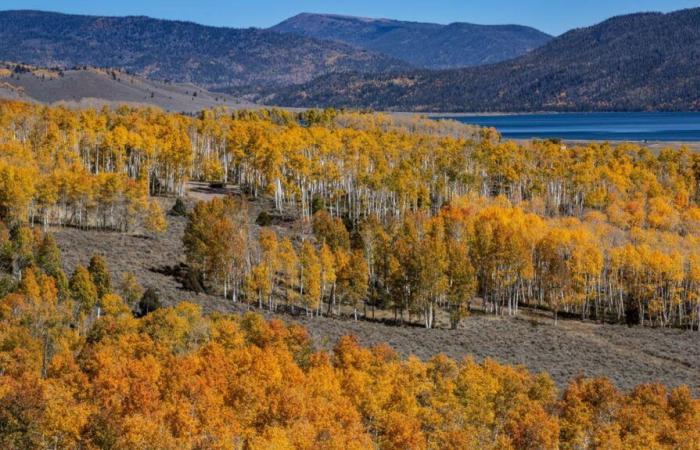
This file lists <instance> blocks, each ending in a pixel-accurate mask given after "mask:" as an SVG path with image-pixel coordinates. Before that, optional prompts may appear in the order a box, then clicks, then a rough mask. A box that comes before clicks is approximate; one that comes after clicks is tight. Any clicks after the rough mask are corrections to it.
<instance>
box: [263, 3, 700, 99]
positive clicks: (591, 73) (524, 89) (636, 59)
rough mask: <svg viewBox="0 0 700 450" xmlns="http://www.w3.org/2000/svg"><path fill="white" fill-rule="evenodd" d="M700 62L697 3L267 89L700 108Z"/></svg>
mask: <svg viewBox="0 0 700 450" xmlns="http://www.w3.org/2000/svg"><path fill="white" fill-rule="evenodd" d="M699 65H700V8H695V9H688V10H682V11H677V12H674V13H669V14H660V13H644V14H632V15H627V16H620V17H615V18H612V19H610V20H607V21H605V22H602V23H600V24H598V25H595V26H592V27H588V28H581V29H576V30H572V31H570V32H568V33H566V34H564V35H562V36H560V37H558V38H556V39H554V40H552V41H551V42H549V43H548V44H546V45H545V46H543V47H541V48H539V49H537V50H534V51H533V52H531V53H528V54H526V55H524V56H521V57H519V58H517V59H514V60H510V61H506V62H502V63H499V64H495V65H490V66H484V67H478V68H470V69H461V70H446V71H440V72H429V71H422V72H421V71H418V72H409V73H405V74H401V75H395V74H394V75H360V74H346V75H331V76H324V77H320V78H318V79H316V80H313V81H312V82H310V83H308V84H306V85H303V86H298V87H294V88H291V89H286V90H281V91H279V92H273V93H272V94H271V95H270V96H269V97H268V99H270V100H273V101H274V102H275V103H277V104H283V105H290V106H291V105H296V106H302V105H303V106H310V105H333V106H354V107H371V108H375V109H386V110H415V111H541V110H553V111H593V110H596V111H612V110H622V111H626V110H697V109H700V72H699V71H698V70H697V68H698V66H699Z"/></svg>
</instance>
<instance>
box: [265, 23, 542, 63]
mask: <svg viewBox="0 0 700 450" xmlns="http://www.w3.org/2000/svg"><path fill="white" fill-rule="evenodd" d="M271 30H274V31H279V32H282V33H291V34H296V35H300V36H306V37H311V38H316V39H325V40H330V41H336V42H343V43H346V44H350V45H353V46H355V47H358V48H362V49H365V50H370V51H375V52H379V53H384V54H386V55H389V56H393V57H394V58H398V59H401V60H403V61H407V62H409V63H411V64H412V65H414V66H416V67H422V68H427V69H447V68H457V67H469V66H478V65H483V64H491V63H496V62H500V61H503V60H506V59H511V58H515V57H517V56H520V55H522V54H524V53H527V52H528V51H531V50H533V49H535V48H538V47H540V46H542V45H544V44H545V43H547V42H548V41H549V40H550V39H552V37H551V36H549V35H548V34H546V33H543V32H541V31H539V30H536V29H534V28H530V27H525V26H520V25H475V24H470V23H452V24H449V25H439V24H434V23H419V22H404V21H399V20H389V19H366V18H361V17H349V16H338V15H332V14H309V13H303V14H299V15H297V16H294V17H292V18H290V19H287V20H285V21H284V22H281V23H280V24H278V25H275V26H274V27H272V28H271Z"/></svg>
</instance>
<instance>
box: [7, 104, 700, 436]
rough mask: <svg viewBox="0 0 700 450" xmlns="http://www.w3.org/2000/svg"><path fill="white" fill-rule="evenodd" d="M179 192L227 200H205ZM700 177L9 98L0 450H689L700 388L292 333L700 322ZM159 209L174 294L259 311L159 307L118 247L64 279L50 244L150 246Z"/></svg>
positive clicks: (340, 132)
mask: <svg viewBox="0 0 700 450" xmlns="http://www.w3.org/2000/svg"><path fill="white" fill-rule="evenodd" d="M194 183H198V184H197V186H200V185H201V186H208V187H209V188H212V189H214V190H216V189H219V191H215V192H217V195H215V196H213V197H212V198H209V199H207V200H205V201H195V200H196V197H193V196H191V195H190V194H191V193H192V192H193V191H194V190H195V188H194V187H193V186H195V185H194ZM699 183H700V154H697V153H694V152H693V151H691V150H690V149H687V148H685V147H682V146H681V147H669V148H668V149H665V150H661V151H659V152H652V151H651V150H649V149H647V148H645V147H643V146H640V145H636V144H622V143H621V144H616V145H612V144H607V143H599V142H596V143H581V144H569V143H566V144H565V143H562V142H559V141H557V140H545V141H539V140H536V141H531V142H524V141H522V142H521V141H518V142H515V141H508V140H505V139H502V138H501V136H500V135H499V134H498V133H497V132H496V131H495V130H493V129H484V128H478V127H474V126H467V125H463V124H460V123H458V122H454V121H449V120H433V119H429V118H426V117H420V116H407V115H389V114H384V113H374V112H366V111H343V110H333V109H328V110H308V111H302V112H290V111H285V110H281V109H270V110H264V109H261V110H250V111H246V110H240V111H231V110H227V109H223V108H221V109H212V110H204V111H202V112H201V113H199V114H197V115H186V114H176V113H167V112H164V111H162V110H160V109H157V108H150V107H133V106H121V107H118V108H108V107H105V108H102V109H69V108H64V107H60V106H53V107H48V106H40V105H35V104H29V103H22V102H14V101H0V272H1V273H0V323H1V324H2V326H0V448H7V449H30V448H41V449H103V448H107V449H151V448H152V449H202V450H203V449H246V450H247V449H292V448H295V449H296V448H299V449H355V448H356V449H365V448H377V449H397V450H398V449H639V448H650V449H657V448H658V449H663V448H668V449H699V448H700V401H699V400H698V399H697V398H696V397H694V395H695V396H696V395H697V392H692V391H691V389H690V388H689V387H687V386H678V387H667V386H664V385H662V384H660V383H648V384H641V385H638V386H637V387H635V388H633V389H631V390H624V391H623V390H619V389H618V388H617V387H616V386H615V385H614V384H613V383H612V382H611V381H609V380H607V379H605V378H584V377H582V376H581V377H577V378H574V379H571V380H570V381H569V382H568V384H567V385H566V386H565V387H564V388H563V389H560V388H557V386H556V385H555V383H554V381H553V380H552V378H551V377H550V375H548V374H547V373H534V372H530V371H528V370H527V369H526V368H525V367H524V366H510V365H504V364H500V363H498V362H496V361H495V360H493V359H490V358H486V359H485V360H482V361H479V360H476V359H474V358H472V357H467V358H465V359H463V360H454V359H450V358H448V357H447V356H445V355H442V354H439V355H437V356H434V357H432V358H429V359H423V360H421V359H419V358H417V357H412V356H411V357H408V358H402V357H400V356H399V355H398V354H397V352H396V351H395V350H394V349H392V348H391V347H390V346H389V345H375V346H369V347H366V346H363V345H361V344H360V342H359V341H358V339H357V338H355V337H353V336H345V337H342V338H340V339H339V340H338V341H337V342H334V343H333V345H332V348H331V349H324V348H319V346H317V345H315V343H314V341H313V340H312V338H311V336H310V334H309V332H308V331H307V330H306V329H305V328H304V327H302V326H300V325H298V324H295V323H293V322H292V321H291V320H290V322H289V323H288V322H287V319H290V318H292V319H293V318H294V317H303V318H304V319H305V320H310V321H313V320H321V319H326V318H328V319H336V320H338V321H340V320H345V321H353V322H354V321H362V320H367V321H374V320H378V319H377V318H378V317H382V318H383V319H387V318H390V319H391V320H390V321H391V326H395V327H415V328H416V329H420V328H425V329H426V330H421V331H425V332H426V333H430V332H435V331H440V330H434V329H431V328H439V327H443V328H446V329H449V330H458V329H459V328H460V327H462V326H464V322H465V321H466V319H467V318H468V317H470V315H472V314H482V315H486V316H489V317H494V318H497V317H499V316H509V317H518V316H519V315H521V314H522V311H523V310H532V311H538V312H541V313H542V314H546V317H548V320H551V326H552V327H556V326H558V324H560V322H561V321H563V320H567V321H575V322H576V323H579V322H580V323H584V322H585V323H600V324H607V325H606V326H617V327H627V326H630V327H637V328H640V329H647V328H649V329H652V328H663V329H673V330H675V331H678V332H683V333H689V334H693V335H695V334H696V333H698V331H699V330H700V184H699ZM164 200H168V201H169V202H170V203H168V204H172V203H173V202H174V205H175V206H173V207H172V208H169V207H168V208H165V207H164V206H163V205H165V204H166V203H164ZM261 204H265V205H269V207H266V208H263V209H261V208H260V205H261ZM168 215H171V216H172V215H177V216H180V217H183V218H184V219H183V221H186V225H184V231H183V234H182V242H181V246H182V252H183V254H184V258H185V260H186V272H187V273H186V275H185V276H184V278H185V282H186V287H187V288H188V289H190V290H191V291H192V292H193V293H194V292H195V291H201V292H206V293H207V294H208V295H214V296H217V297H219V298H221V299H224V301H225V302H226V303H230V304H232V305H233V304H235V305H237V306H240V307H243V308H245V310H249V311H247V312H244V313H240V314H239V313H230V312H220V311H210V310H204V309H203V307H202V305H199V304H196V303H195V302H194V301H192V302H190V301H185V302H180V303H178V304H170V305H163V304H161V302H160V301H159V299H158V296H157V293H156V290H153V289H151V288H152V287H151V286H143V285H141V284H140V283H139V281H138V279H137V278H138V277H137V276H136V275H135V274H134V273H124V274H122V275H123V276H121V277H120V278H117V277H115V276H114V273H113V272H111V271H110V263H109V255H93V256H92V257H91V258H90V260H89V263H85V264H81V265H78V266H77V267H75V268H74V269H73V270H71V271H68V270H67V269H66V265H65V264H64V261H63V258H62V254H61V253H62V252H61V250H60V249H59V246H58V245H57V243H56V239H55V238H54V233H56V232H59V231H60V230H62V229H75V230H79V231H80V232H83V231H87V230H92V231H94V230H98V231H100V232H104V233H111V234H118V235H120V236H121V235H134V236H138V238H139V239H141V240H143V241H144V242H146V243H148V242H152V241H153V240H154V239H156V238H157V236H159V235H160V234H161V233H164V232H165V231H166V227H167V225H168V220H167V217H168ZM193 295H194V294H193ZM276 314H277V315H279V317H277V316H275V315H276ZM270 316H273V317H270ZM377 326H385V325H383V324H377ZM642 327H645V328H642ZM650 331H652V332H663V331H666V330H658V329H654V330H650ZM449 332H451V333H452V332H456V331H449ZM439 351H440V349H436V354H437V353H439Z"/></svg>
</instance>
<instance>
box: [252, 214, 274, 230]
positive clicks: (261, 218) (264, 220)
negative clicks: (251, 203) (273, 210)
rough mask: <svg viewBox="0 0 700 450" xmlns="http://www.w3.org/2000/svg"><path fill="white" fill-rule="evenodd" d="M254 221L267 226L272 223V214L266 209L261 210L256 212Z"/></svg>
mask: <svg viewBox="0 0 700 450" xmlns="http://www.w3.org/2000/svg"><path fill="white" fill-rule="evenodd" d="M255 223H256V224H258V225H259V226H261V227H269V226H270V225H272V215H271V214H270V213H268V212H267V211H262V212H261V213H260V214H258V218H257V219H255Z"/></svg>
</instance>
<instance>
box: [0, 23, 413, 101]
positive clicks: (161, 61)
mask: <svg viewBox="0 0 700 450" xmlns="http://www.w3.org/2000/svg"><path fill="white" fill-rule="evenodd" d="M0 60H5V61H17V62H22V63H27V64H32V65H36V66H42V67H52V66H60V67H64V68H70V67H73V66H82V65H88V66H93V67H110V68H112V67H113V68H119V69H123V70H128V71H130V72H134V73H136V74H138V75H141V76H146V77H149V78H157V79H161V80H172V81H177V82H193V83H197V84H199V85H202V86H206V87H208V88H224V87H230V86H245V85H283V84H291V83H299V82H304V81H308V80H310V79H311V78H313V77H316V76H319V75H322V74H325V73H331V72H343V71H350V70H355V71H361V72H363V71H367V72H381V71H389V70H396V69H404V70H405V69H407V68H408V67H409V66H408V64H406V63H404V62H401V61H397V60H395V59H393V58H390V57H388V56H385V55H380V54H376V53H372V52H367V51H365V50H360V49H357V48H355V47H351V46H349V45H346V44H342V43H336V42H328V41H319V40H316V39H311V38H306V37H302V36H290V35H284V34H280V33H276V32H273V31H267V30H258V29H233V28H216V27H208V26H202V25H197V24H194V23H190V22H179V21H167V20H156V19H151V18H147V17H93V16H78V15H66V14H57V13H48V12H40V11H5V12H0Z"/></svg>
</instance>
